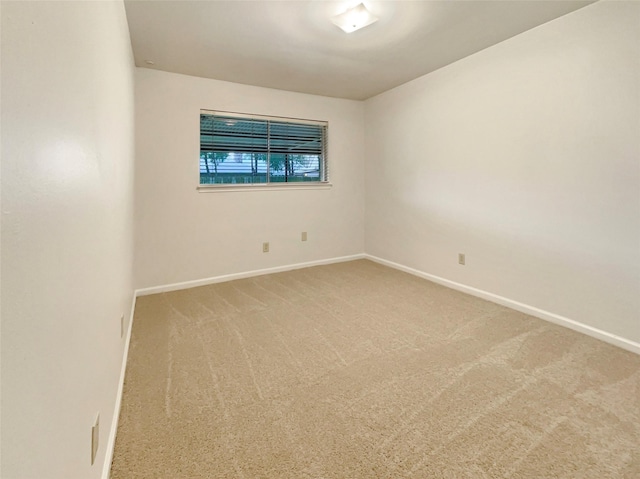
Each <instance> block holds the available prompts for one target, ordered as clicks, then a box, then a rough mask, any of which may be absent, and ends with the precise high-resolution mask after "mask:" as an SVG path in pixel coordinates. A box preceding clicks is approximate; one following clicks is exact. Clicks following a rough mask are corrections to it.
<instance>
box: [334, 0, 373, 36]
mask: <svg viewBox="0 0 640 479" xmlns="http://www.w3.org/2000/svg"><path fill="white" fill-rule="evenodd" d="M331 21H332V22H333V24H334V25H337V26H338V27H340V28H341V29H342V30H344V31H345V32H346V33H351V32H355V31H356V30H360V29H361V28H364V27H366V26H368V25H371V24H372V23H374V22H377V21H378V17H374V16H373V15H372V14H371V12H370V11H369V10H367V7H365V6H364V4H363V3H360V4H358V5H356V6H355V7H353V8H350V9H349V10H347V11H346V12H344V13H341V14H340V15H336V16H335V17H333V18H332V19H331Z"/></svg>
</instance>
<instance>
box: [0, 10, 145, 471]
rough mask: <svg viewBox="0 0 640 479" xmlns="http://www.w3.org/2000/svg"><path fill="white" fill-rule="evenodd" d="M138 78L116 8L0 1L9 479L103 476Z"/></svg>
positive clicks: (125, 278) (5, 462)
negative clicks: (93, 447)
mask: <svg viewBox="0 0 640 479" xmlns="http://www.w3.org/2000/svg"><path fill="white" fill-rule="evenodd" d="M133 68H134V67H133V56H132V53H131V45H130V41H129V33H128V28H127V21H126V17H125V11H124V6H123V4H122V2H15V3H12V2H3V3H2V284H1V287H2V477H3V478H6V479H25V478H33V479H56V478H60V479H75V478H78V479H90V478H98V477H100V476H101V474H102V471H103V464H104V461H105V449H106V445H107V442H108V441H107V439H108V436H109V429H110V426H111V420H112V415H113V411H114V406H115V399H116V392H117V389H118V379H119V374H120V368H121V363H122V356H123V349H124V340H122V339H121V338H120V315H121V314H125V317H126V318H127V319H128V318H129V310H130V308H131V300H132V290H133V285H132V262H133V259H132V247H133V227H132V219H133V213H132V209H133V154H134V140H133V135H134V116H133V108H134V102H133V93H134V78H133ZM98 411H99V412H100V416H101V435H100V448H99V452H98V457H97V460H96V463H95V464H94V465H93V466H91V465H90V433H91V426H92V424H93V421H94V419H95V416H96V414H97V413H98Z"/></svg>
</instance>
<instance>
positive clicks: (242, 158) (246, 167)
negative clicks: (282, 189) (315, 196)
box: [200, 110, 328, 184]
mask: <svg viewBox="0 0 640 479" xmlns="http://www.w3.org/2000/svg"><path fill="white" fill-rule="evenodd" d="M200 179H201V181H200V183H201V184H216V183H223V184H225V183H226V184H228V183H234V182H235V183H245V184H246V183H272V182H278V183H283V182H301V181H305V182H309V181H311V182H313V181H315V182H326V181H327V179H328V171H327V123H326V122H318V121H310V120H296V119H286V118H276V117H263V116H248V115H241V114H232V113H223V112H209V111H206V110H203V111H201V113H200Z"/></svg>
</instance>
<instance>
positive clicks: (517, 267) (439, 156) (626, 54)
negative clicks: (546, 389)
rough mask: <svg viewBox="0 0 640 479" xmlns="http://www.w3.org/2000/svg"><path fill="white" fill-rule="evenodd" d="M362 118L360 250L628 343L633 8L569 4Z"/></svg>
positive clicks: (385, 99) (639, 264) (633, 191)
mask: <svg viewBox="0 0 640 479" xmlns="http://www.w3.org/2000/svg"><path fill="white" fill-rule="evenodd" d="M365 118H366V128H365V130H366V140H365V145H366V158H367V181H366V221H365V250H366V252H367V253H369V254H372V255H375V256H379V257H382V258H385V259H387V260H391V261H395V262H397V263H401V264H404V265H406V266H409V267H412V268H415V269H418V270H421V271H424V272H427V273H430V274H433V275H437V276H440V277H442V278H446V279H449V280H452V281H456V282H459V283H462V284H465V285H468V286H472V287H475V288H478V289H481V290H484V291H488V292H491V293H494V294H497V295H501V296H503V297H506V298H509V299H511V300H515V301H519V302H521V303H525V304H528V305H531V306H534V307H537V308H540V309H543V310H546V311H549V312H552V313H555V314H558V315H562V316H565V317H568V318H570V319H573V320H575V321H579V322H581V323H584V324H586V325H589V326H592V327H595V328H599V329H601V330H604V331H606V332H609V333H612V334H615V335H619V336H622V337H624V338H627V339H629V340H632V341H636V342H637V341H640V320H639V318H638V311H640V294H639V291H640V193H639V191H640V5H639V4H637V3H632V2H598V3H596V4H594V5H591V6H588V7H585V8H583V9H581V10H578V11H576V12H574V13H570V14H568V15H566V16H564V17H561V18H559V19H557V20H554V21H552V22H549V23H547V24H545V25H542V26H540V27H537V28H535V29H533V30H530V31H528V32H525V33H523V34H521V35H519V36H517V37H514V38H512V39H510V40H508V41H505V42H503V43H500V44H498V45H496V46H494V47H491V48H488V49H486V50H484V51H482V52H479V53H477V54H475V55H473V56H471V57H468V58H466V59H463V60H461V61H459V62H457V63H454V64H452V65H449V66H447V67H445V68H442V69H441V70H438V71H436V72H434V73H432V74H430V75H427V76H424V77H421V78H419V79H417V80H415V81H413V82H410V83H408V84H406V85H403V86H400V87H398V88H396V89H394V90H391V91H389V92H386V93H384V94H382V95H379V96H377V97H375V98H373V99H371V100H368V101H367V102H366V111H365ZM459 252H461V253H466V255H467V256H466V261H467V265H466V266H464V267H462V266H459V265H458V264H457V254H458V253H459Z"/></svg>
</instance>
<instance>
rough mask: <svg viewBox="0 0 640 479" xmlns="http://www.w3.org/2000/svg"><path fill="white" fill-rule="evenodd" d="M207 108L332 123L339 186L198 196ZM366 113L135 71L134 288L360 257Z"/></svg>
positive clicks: (341, 103)
mask: <svg viewBox="0 0 640 479" xmlns="http://www.w3.org/2000/svg"><path fill="white" fill-rule="evenodd" d="M200 109H209V110H222V111H232V112H240V113H253V114H261V115H273V116H284V117H291V118H306V119H311V120H327V121H328V122H329V170H330V180H331V183H332V184H333V186H332V187H331V188H330V189H314V190H286V191H282V190H277V191H232V192H224V193H221V192H217V193H202V192H198V191H197V190H196V188H197V186H198V182H199V179H198V158H199V154H200V153H199V148H200V123H199V121H200ZM363 110H364V105H363V104H362V103H361V102H357V101H349V100H339V99H335V98H327V97H320V96H313V95H304V94H300V93H291V92H284V91H280V90H270V89H266V88H257V87H252V86H246V85H239V84H234V83H228V82H221V81H215V80H208V79H202V78H195V77H189V76H184V75H176V74H173V73H165V72H160V71H153V70H149V69H143V68H138V69H137V70H136V161H137V163H136V183H135V186H136V259H135V277H136V288H145V287H152V286H158V285H165V284H170V283H177V282H182V281H190V280H197V279H202V278H209V277H212V276H218V275H223V274H230V273H240V272H246V271H252V270H257V269H263V268H269V267H277V266H284V265H289V264H294V263H301V262H307V261H314V260H323V259H327V258H334V257H338V256H345V255H351V254H357V253H362V251H363V241H364V239H363V234H364V162H363V150H364V146H363V139H364V131H363V128H364V122H363ZM302 231H306V232H308V241H307V242H304V243H303V242H301V241H300V233H301V232H302ZM265 241H268V242H270V252H269V253H268V254H266V253H263V252H262V243H263V242H265Z"/></svg>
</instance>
